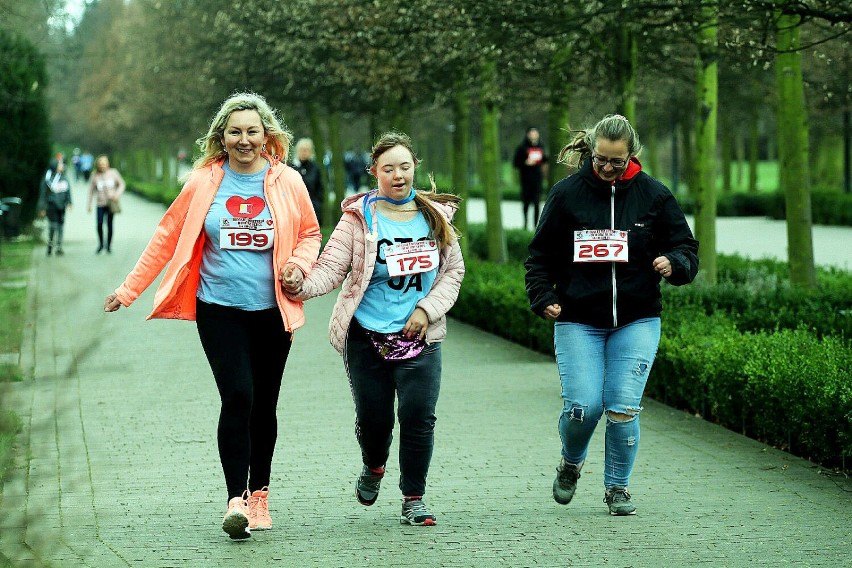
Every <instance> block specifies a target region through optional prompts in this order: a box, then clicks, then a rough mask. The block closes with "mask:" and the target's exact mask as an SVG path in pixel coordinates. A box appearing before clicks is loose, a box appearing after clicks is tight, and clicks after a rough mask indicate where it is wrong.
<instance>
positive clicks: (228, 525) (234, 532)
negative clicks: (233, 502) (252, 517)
mask: <svg viewBox="0 0 852 568" xmlns="http://www.w3.org/2000/svg"><path fill="white" fill-rule="evenodd" d="M222 530H223V531H225V532H226V533H228V536H229V537H231V539H232V540H243V539H246V538H250V537H251V529H249V521H248V517H246V516H245V515H242V514H240V513H235V514H232V515H228V516H226V517H225V518H224V519H223V520H222Z"/></svg>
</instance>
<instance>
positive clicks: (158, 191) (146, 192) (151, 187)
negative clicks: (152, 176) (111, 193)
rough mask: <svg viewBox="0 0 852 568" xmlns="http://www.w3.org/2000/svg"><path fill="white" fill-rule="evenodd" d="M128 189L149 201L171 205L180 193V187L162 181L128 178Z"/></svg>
mask: <svg viewBox="0 0 852 568" xmlns="http://www.w3.org/2000/svg"><path fill="white" fill-rule="evenodd" d="M127 190H128V191H130V192H133V193H137V194H139V195H141V196H142V197H144V198H145V199H147V200H149V201H153V202H155V203H162V204H163V205H167V206H168V205H171V204H172V201H174V200H175V197H177V196H178V193H180V190H181V188H180V187H167V186H165V185H163V184H161V183H156V182H146V181H139V180H136V179H133V178H129V179H127Z"/></svg>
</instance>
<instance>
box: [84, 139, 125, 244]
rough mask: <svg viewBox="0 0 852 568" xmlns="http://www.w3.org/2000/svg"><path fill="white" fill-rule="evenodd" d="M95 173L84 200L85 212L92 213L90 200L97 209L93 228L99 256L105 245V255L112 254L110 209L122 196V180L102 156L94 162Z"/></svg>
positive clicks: (112, 214) (103, 155)
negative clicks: (95, 231) (95, 233)
mask: <svg viewBox="0 0 852 568" xmlns="http://www.w3.org/2000/svg"><path fill="white" fill-rule="evenodd" d="M95 166H96V167H97V171H95V173H94V175H93V176H92V180H91V182H89V195H88V198H87V199H86V212H87V213H91V212H92V200H94V201H95V206H96V207H97V215H96V218H95V223H96V225H95V228H96V229H97V231H98V250H96V251H95V254H101V251H102V250H104V245H106V251H107V253H111V252H112V225H113V218H114V217H115V213H114V212H113V209H112V207H111V204H112V203H118V200H119V199H120V198H121V196H122V194H124V187H125V184H124V178H123V177H121V174H120V173H118V170H117V169H115V168H111V167H110V165H109V158H108V157H107V156H106V155H105V154H102V155H100V156H98V159H97V160H95ZM104 223H106V228H107V234H106V243H104Z"/></svg>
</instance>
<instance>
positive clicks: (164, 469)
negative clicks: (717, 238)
mask: <svg viewBox="0 0 852 568" xmlns="http://www.w3.org/2000/svg"><path fill="white" fill-rule="evenodd" d="M82 191H83V190H82V188H81V187H79V186H78V187H75V195H74V197H75V202H76V203H77V204H78V205H77V208H76V209H74V211H72V212H71V214H70V215H69V217H68V221H67V233H68V238H67V246H66V253H67V254H66V255H65V256H64V257H60V258H57V257H50V258H46V257H45V256H44V255H43V252H42V251H36V253H35V256H34V259H35V262H34V266H33V269H32V274H31V282H32V285H31V286H30V289H29V290H30V300H29V302H30V303H29V316H28V321H27V336H26V341H25V351H24V353H23V357H22V359H23V361H24V364H25V366H27V367H31V368H32V371H33V373H34V377H35V379H34V380H30V381H26V382H24V383H19V384H14V385H5V386H4V387H5V392H4V393H3V396H4V400H5V403H6V404H8V405H11V407H12V408H14V409H15V410H16V411H17V412H18V413H19V414H20V415H21V416H22V418H23V421H24V424H25V429H24V432H23V434H22V436H21V438H20V448H19V452H18V457H17V461H16V464H15V467H14V468H13V470H12V471H11V473H10V475H9V477H8V479H7V481H6V485H5V488H4V491H3V495H2V502H0V519H2V521H0V553H2V555H4V556H6V557H8V558H9V559H11V561H12V563H13V565H14V566H27V567H28V566H48V565H50V566H61V567H65V566H68V567H75V568H76V567H81V566H92V567H113V566H116V567H121V566H139V567H146V568H147V567H178V566H179V567H195V566H293V567H310V566H318V567H319V566H322V567H325V566H330V567H338V566H339V567H347V568H350V567H361V566H370V567H376V568H378V567H388V566H418V567H430V568H431V567H441V566H447V567H471V566H484V567H496V566H507V567H524V566H547V567H557V566H559V567H562V566H614V567H628V566H629V567H660V566H667V567H668V566H672V567H679V566H705V565H706V566H714V567H717V566H724V567H729V566H756V565H759V566H764V565H765V566H777V565H796V566H832V567H836V566H841V565H846V566H848V565H849V562H850V560H849V554H850V532H849V527H850V521H852V514H850V505H852V499H850V495H852V484H850V482H849V481H848V480H844V479H841V478H838V477H835V476H831V475H828V474H826V473H825V472H823V471H821V469H820V468H819V467H817V466H815V465H814V464H812V463H809V462H807V461H804V460H801V459H798V458H795V457H793V456H791V455H789V454H786V453H783V452H780V451H776V450H773V449H771V448H767V447H765V446H763V445H762V444H760V443H758V442H755V441H753V440H749V439H747V438H744V437H742V436H739V435H737V434H734V433H732V432H729V431H727V430H725V429H722V428H719V427H717V426H714V425H712V424H709V423H706V422H704V421H702V420H700V419H698V418H695V417H693V416H690V415H688V414H684V413H682V412H678V411H675V410H673V409H671V408H668V407H666V406H663V405H661V404H659V403H656V402H654V401H651V400H647V401H646V402H645V405H646V410H645V412H644V413H643V415H642V424H643V436H642V450H641V452H640V454H639V459H638V463H637V466H636V471H635V474H634V477H633V483H632V487H631V489H632V492H633V496H634V499H635V502H636V503H637V506H638V509H639V510H638V514H637V515H636V516H634V517H625V518H615V517H610V516H609V515H608V514H606V509H605V505H604V504H603V503H602V501H601V500H602V494H603V489H602V471H601V469H602V465H601V464H602V463H603V455H602V454H603V451H602V443H603V436H602V430H603V429H602V428H601V429H600V432H599V433H598V435H596V437H595V439H594V441H593V447H592V450H591V453H590V456H589V460H588V462H587V466H586V468H585V470H584V472H583V478H582V479H581V481H580V487H579V490H578V493H577V496H576V498H575V500H574V502H573V503H572V504H571V505H570V506H567V507H563V506H559V505H557V504H556V503H554V502H553V500H552V498H551V496H550V486H551V482H552V479H553V475H554V468H555V466H556V462H557V461H558V457H559V439H558V435H557V432H556V419H557V414H558V412H559V409H560V406H561V403H560V399H559V388H558V382H557V376H556V371H555V368H554V363H553V361H552V360H551V358H550V357H547V356H544V355H541V354H538V353H534V352H532V351H529V350H526V349H523V348H521V347H518V346H516V345H513V344H511V343H508V342H506V341H504V340H501V339H499V338H497V337H495V336H493V335H489V334H486V333H483V332H480V331H478V330H477V329H474V328H472V327H470V326H467V325H464V324H462V323H459V322H455V321H451V322H450V326H449V339H448V341H447V342H446V344H445V348H444V349H445V350H444V355H445V362H444V376H443V392H442V395H441V400H440V402H439V408H438V416H439V419H438V426H437V448H436V451H435V455H434V460H433V467H432V471H431V473H430V478H429V482H430V483H429V494H428V501H429V503H430V505H431V506H432V507H433V508H434V510H435V512H436V513H437V514H438V515H439V525H438V526H437V527H434V528H413V527H405V526H400V525H399V523H398V520H397V518H398V513H399V495H398V491H397V490H396V487H395V483H394V482H393V479H394V478H395V475H394V472H397V471H398V468H397V464H396V460H395V458H392V459H391V462H390V463H389V464H388V467H389V470H390V472H391V474H390V476H389V479H388V482H387V483H386V484H385V488H384V490H383V491H382V494H381V495H380V497H379V500H378V502H377V503H376V504H375V505H374V506H373V507H370V508H364V507H362V506H360V505H359V504H358V503H357V502H356V501H355V499H354V496H353V494H352V493H353V490H352V487H353V481H354V476H355V474H356V472H357V471H358V469H359V452H358V449H357V445H356V443H355V439H354V433H353V408H352V402H351V399H350V394H349V388H348V386H347V383H346V378H345V375H344V372H343V365H342V362H341V360H340V357H339V356H338V355H337V353H336V352H335V351H334V350H333V349H332V348H331V347H330V346H329V344H328V341H327V339H326V325H327V321H328V315H329V312H330V309H331V306H332V303H333V300H334V298H333V297H332V296H329V297H326V298H321V299H317V300H313V301H311V302H309V303H308V304H307V307H306V309H307V316H308V322H309V323H308V325H307V326H306V327H305V328H303V329H302V330H301V331H300V332H298V333H297V335H296V344H295V347H294V349H293V351H292V354H291V358H290V361H289V363H288V365H287V370H286V373H285V380H284V386H283V389H282V393H281V399H280V403H279V419H280V436H279V440H278V445H277V452H276V455H275V461H274V464H273V479H272V499H271V508H272V514H273V518H274V521H275V529H274V530H272V531H270V532H266V533H256V534H255V536H254V537H253V538H251V539H250V540H249V541H246V542H239V543H237V542H232V541H229V540H228V539H227V537H226V536H225V534H224V533H223V532H222V531H221V528H220V526H219V523H220V519H221V515H222V513H223V506H224V502H225V498H226V496H225V492H224V482H223V479H222V474H221V471H220V467H219V462H218V457H217V449H216V443H215V429H216V419H217V406H218V400H217V394H216V390H215V387H214V384H213V380H212V378H211V376H210V371H209V369H208V366H207V362H206V360H205V358H204V356H203V354H202V351H201V347H200V345H199V342H198V339H197V335H196V332H195V329H194V326H193V325H192V324H190V323H186V322H174V321H151V322H145V321H144V319H145V316H146V315H147V313H148V310H149V308H150V306H151V301H152V297H153V289H152V290H150V291H149V292H147V293H146V294H145V295H143V297H142V298H140V300H139V301H138V302H137V303H136V304H135V305H134V306H133V307H132V308H130V309H127V310H125V309H122V310H120V311H119V313H116V314H109V315H107V314H104V313H103V312H102V303H103V297H104V296H105V294H106V293H107V292H108V291H109V290H110V289H111V288H112V287H114V286H115V285H116V284H117V283H118V282H119V280H120V279H121V278H122V277H123V276H124V275H125V274H126V273H127V271H128V270H129V269H130V268H131V266H132V265H133V263H134V262H135V260H136V258H137V256H138V254H139V253H140V251H141V249H142V248H143V247H144V245H145V243H146V242H147V239H148V237H149V236H150V234H151V232H152V229H153V227H154V225H155V223H156V221H157V220H158V219H159V217H160V216H161V214H162V211H163V210H162V208H161V207H160V206H157V205H153V204H150V203H145V202H143V201H141V200H139V199H137V198H135V197H133V196H128V197H126V199H125V203H124V212H123V213H122V214H121V215H120V216H119V217H118V218H117V219H116V233H117V236H116V239H115V242H114V250H115V253H114V254H113V255H110V256H106V255H102V256H95V255H94V249H95V240H94V230H93V227H92V225H93V224H94V223H93V221H92V216H91V215H86V213H85V211H84V207H83V206H82V204H83V202H84V201H83V196H84V194H83V193H82ZM0 564H2V563H0Z"/></svg>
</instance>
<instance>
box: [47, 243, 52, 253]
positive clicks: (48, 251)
mask: <svg viewBox="0 0 852 568" xmlns="http://www.w3.org/2000/svg"><path fill="white" fill-rule="evenodd" d="M52 252H53V245H52V244H49V243H48V245H47V256H50V253H52Z"/></svg>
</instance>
